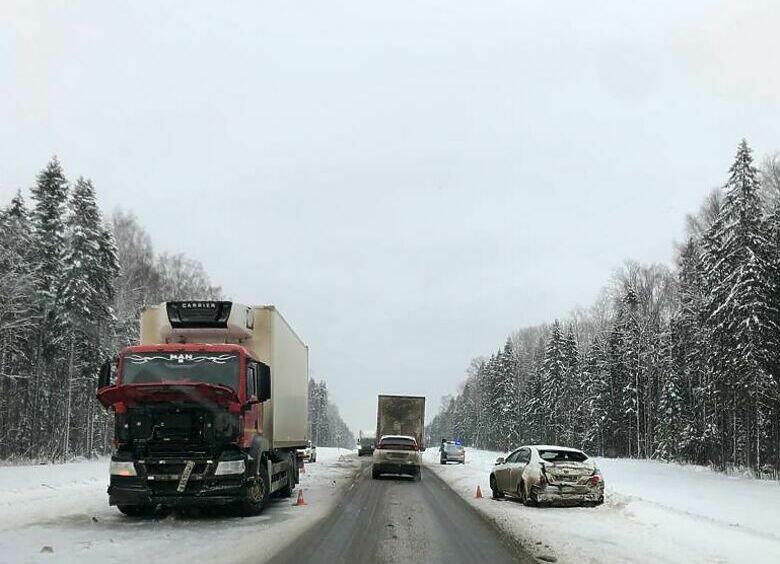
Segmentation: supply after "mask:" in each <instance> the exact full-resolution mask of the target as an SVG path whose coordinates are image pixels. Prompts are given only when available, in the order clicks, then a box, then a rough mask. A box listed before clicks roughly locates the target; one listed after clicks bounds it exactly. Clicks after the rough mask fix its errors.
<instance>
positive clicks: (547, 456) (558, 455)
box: [539, 450, 588, 462]
mask: <svg viewBox="0 0 780 564" xmlns="http://www.w3.org/2000/svg"><path fill="white" fill-rule="evenodd" d="M539 457H540V458H541V459H542V460H546V461H547V462H585V461H586V460H587V459H588V456H587V455H586V454H585V453H584V452H579V451H575V450H540V451H539Z"/></svg>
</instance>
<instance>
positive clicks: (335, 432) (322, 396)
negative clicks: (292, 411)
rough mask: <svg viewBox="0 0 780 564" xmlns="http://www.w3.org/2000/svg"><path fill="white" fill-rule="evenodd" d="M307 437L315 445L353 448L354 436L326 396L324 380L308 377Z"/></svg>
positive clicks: (326, 388)
mask: <svg viewBox="0 0 780 564" xmlns="http://www.w3.org/2000/svg"><path fill="white" fill-rule="evenodd" d="M309 437H310V438H311V441H312V443H314V444H315V445H316V446H324V447H342V448H348V449H353V448H355V436H354V435H353V434H352V431H350V430H349V427H347V424H346V423H345V422H344V420H343V419H342V418H341V415H340V413H339V409H338V407H337V406H336V404H334V403H333V402H332V401H330V399H329V397H328V386H327V384H326V383H325V381H321V382H316V381H315V380H314V379H313V378H310V379H309Z"/></svg>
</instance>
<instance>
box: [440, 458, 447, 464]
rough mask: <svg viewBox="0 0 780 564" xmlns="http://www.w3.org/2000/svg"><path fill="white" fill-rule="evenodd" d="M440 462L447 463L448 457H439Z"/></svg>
mask: <svg viewBox="0 0 780 564" xmlns="http://www.w3.org/2000/svg"><path fill="white" fill-rule="evenodd" d="M439 464H447V459H446V458H444V457H443V456H442V457H441V458H439Z"/></svg>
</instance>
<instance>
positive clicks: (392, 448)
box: [371, 435, 422, 480]
mask: <svg viewBox="0 0 780 564" xmlns="http://www.w3.org/2000/svg"><path fill="white" fill-rule="evenodd" d="M421 465H422V457H421V456H420V447H418V446H417V441H416V440H415V438H414V437H408V436H406V435H383V436H382V438H381V439H379V443H378V444H377V445H376V449H374V457H373V464H372V467H371V477H372V478H374V479H377V478H379V477H380V476H381V475H382V474H402V475H406V476H411V477H413V478H414V479H415V480H419V479H420V478H421V476H420V466H421Z"/></svg>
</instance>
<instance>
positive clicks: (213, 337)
mask: <svg viewBox="0 0 780 564" xmlns="http://www.w3.org/2000/svg"><path fill="white" fill-rule="evenodd" d="M307 382H308V350H307V348H306V346H305V345H303V343H302V342H301V341H300V340H299V339H298V337H297V336H296V335H295V333H294V332H293V331H292V329H290V327H289V326H288V325H287V323H286V322H285V321H284V319H283V318H282V317H281V315H279V313H278V312H277V311H276V309H275V308H273V307H272V306H262V307H246V306H241V305H239V304H233V303H231V302H167V303H165V304H162V305H161V306H153V307H150V308H145V309H144V311H143V312H142V316H141V345H140V346H135V347H127V348H125V349H123V350H122V351H121V352H120V354H119V356H118V359H117V361H116V362H111V363H107V364H106V365H104V368H103V370H102V372H101V378H100V384H99V388H98V399H99V400H100V402H101V403H102V404H103V405H104V406H105V407H106V408H110V409H113V410H114V412H115V414H116V415H115V436H114V444H115V452H114V455H113V456H112V459H111V465H110V485H109V488H108V494H109V503H110V504H111V505H116V506H117V507H118V508H119V510H120V511H122V512H123V513H125V514H128V515H142V514H145V513H150V512H152V511H154V509H155V508H156V507H157V506H158V505H163V506H170V507H177V506H192V505H235V506H236V507H238V508H240V510H241V511H242V513H244V514H250V515H251V514H256V513H259V512H260V511H262V509H263V507H264V506H265V504H266V503H267V500H268V498H269V496H270V495H272V494H276V495H282V496H291V495H292V493H293V490H294V488H295V485H296V483H297V482H298V460H297V456H296V450H297V449H298V448H299V447H301V446H303V445H305V444H306V439H307V437H306V427H307V425H306V413H307V408H306V396H307V393H306V391H307Z"/></svg>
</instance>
